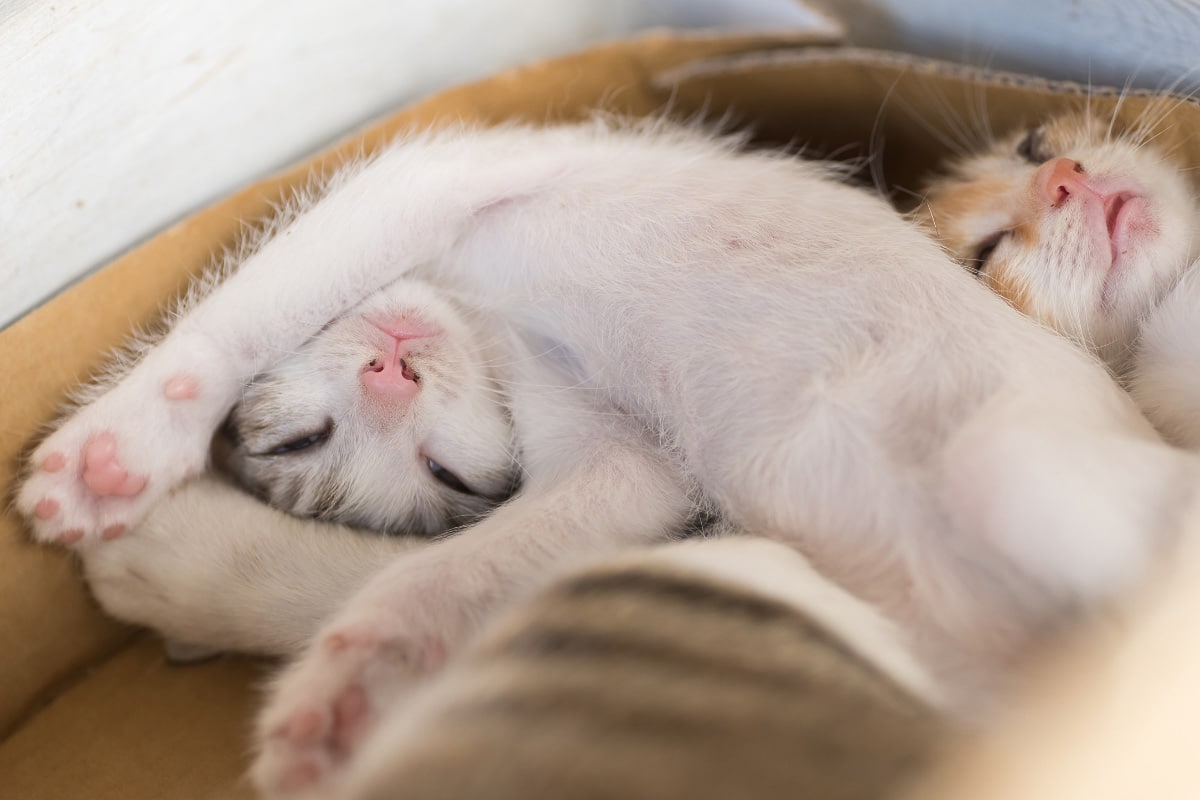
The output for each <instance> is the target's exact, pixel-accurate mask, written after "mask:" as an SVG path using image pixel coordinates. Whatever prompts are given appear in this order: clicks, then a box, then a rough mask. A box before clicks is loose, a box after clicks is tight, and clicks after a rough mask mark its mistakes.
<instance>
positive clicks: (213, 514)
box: [80, 477, 430, 655]
mask: <svg viewBox="0 0 1200 800" xmlns="http://www.w3.org/2000/svg"><path fill="white" fill-rule="evenodd" d="M429 546H430V543H429V542H428V541H422V540H419V539H413V538H399V537H384V536H379V535H375V534H366V533H360V532H357V531H353V530H349V529H347V528H343V527H337V526H332V525H328V524H320V523H317V522H314V521H312V520H304V519H298V518H296V517H292V516H288V515H287V514H283V513H281V512H279V511H277V510H275V509H273V508H270V507H269V506H266V505H264V504H262V503H260V502H258V501H257V500H255V499H254V498H252V497H250V496H248V495H246V494H245V493H244V492H241V491H239V490H237V489H236V488H234V487H232V486H230V485H228V484H226V483H225V482H223V481H220V480H217V479H215V478H210V477H202V478H197V479H196V480H194V481H191V482H189V483H187V484H185V485H183V486H181V487H179V488H178V489H177V490H175V491H174V492H172V493H171V495H170V496H169V497H168V498H167V499H166V500H164V501H163V502H161V503H159V504H158V505H157V506H155V507H154V509H153V510H152V511H151V512H150V514H149V516H147V517H146V519H145V520H143V521H142V523H141V525H139V526H138V529H137V531H136V534H134V535H129V536H125V537H122V538H120V539H118V540H116V541H114V542H104V543H96V544H93V545H90V546H84V547H81V548H80V556H81V557H82V559H83V564H84V569H85V572H86V575H87V580H88V585H89V586H90V587H91V589H92V592H93V593H94V594H95V596H96V599H97V600H98V601H99V602H100V604H101V605H102V606H103V607H104V609H105V610H106V611H108V612H109V613H110V614H112V615H113V616H115V617H117V618H119V619H123V620H126V621H128V622H133V623H136V624H139V625H145V626H148V627H151V628H154V629H155V630H157V631H159V632H160V633H162V634H163V635H164V636H166V637H168V638H169V639H170V640H171V641H172V642H173V644H179V643H186V644H189V645H193V646H196V647H198V648H201V649H203V650H234V651H238V652H245V653H260V654H264V655H294V654H296V653H298V652H300V650H301V649H302V648H303V646H304V645H305V644H306V643H307V642H308V640H309V639H310V638H311V637H312V635H313V634H314V633H316V631H317V630H318V628H319V627H320V625H321V623H322V622H324V621H325V620H326V619H327V618H328V617H329V616H330V615H332V614H333V613H334V612H335V611H336V610H337V608H338V606H339V605H341V604H342V603H343V602H345V600H346V599H347V598H348V597H350V596H351V595H352V594H354V592H356V591H357V590H358V589H359V588H360V587H361V586H362V585H363V584H364V583H366V581H367V579H368V578H369V577H370V576H371V575H374V574H375V573H376V572H378V571H379V570H380V569H382V568H383V567H384V566H386V565H387V564H389V563H391V562H392V561H395V560H396V559H397V558H399V557H401V556H403V555H407V554H410V553H415V552H419V551H420V549H421V548H423V547H429Z"/></svg>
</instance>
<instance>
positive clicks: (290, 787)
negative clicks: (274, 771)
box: [279, 761, 321, 792]
mask: <svg viewBox="0 0 1200 800" xmlns="http://www.w3.org/2000/svg"><path fill="white" fill-rule="evenodd" d="M319 777H321V770H320V768H319V767H317V765H316V764H314V763H312V762H311V761H302V762H301V763H299V764H296V765H295V766H293V767H291V768H290V769H289V770H288V771H287V772H286V773H285V774H284V776H283V779H282V780H281V781H280V782H279V783H280V788H281V789H284V790H285V791H289V792H294V791H296V790H298V789H303V788H305V787H306V786H310V785H311V784H313V783H316V781H317V778H319Z"/></svg>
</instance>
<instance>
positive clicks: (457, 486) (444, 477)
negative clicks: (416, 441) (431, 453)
mask: <svg viewBox="0 0 1200 800" xmlns="http://www.w3.org/2000/svg"><path fill="white" fill-rule="evenodd" d="M425 466H426V467H428V468H429V474H430V475H432V476H433V478H434V480H436V481H437V482H438V483H440V484H442V485H443V486H445V487H447V488H448V489H453V490H454V491H456V492H459V493H461V494H469V495H471V496H472V497H474V496H475V495H476V493H475V492H473V491H471V489H470V488H469V487H468V486H467V485H466V484H465V483H463V482H462V480H461V479H460V478H459V477H458V476H457V475H455V474H454V473H453V472H451V471H450V470H448V469H446V468H445V467H443V466H442V465H441V464H439V463H438V462H436V461H434V460H433V459H432V458H426V459H425Z"/></svg>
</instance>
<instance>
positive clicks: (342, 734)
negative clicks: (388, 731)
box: [253, 615, 446, 798]
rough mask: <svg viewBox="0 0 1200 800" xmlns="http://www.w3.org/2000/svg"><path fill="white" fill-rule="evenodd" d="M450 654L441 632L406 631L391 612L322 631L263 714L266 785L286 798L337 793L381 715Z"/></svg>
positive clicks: (259, 771) (259, 769)
mask: <svg viewBox="0 0 1200 800" xmlns="http://www.w3.org/2000/svg"><path fill="white" fill-rule="evenodd" d="M445 653H446V646H445V643H444V641H443V640H442V639H441V638H439V637H436V636H412V635H407V634H404V633H401V632H399V630H398V628H397V626H396V624H395V620H387V618H386V615H380V616H378V617H374V618H362V619H357V620H355V619H349V620H344V621H341V622H339V623H338V624H336V625H335V626H334V627H333V628H332V629H330V630H328V631H326V632H325V633H324V634H322V635H321V636H319V637H318V638H317V640H316V642H315V643H314V644H313V646H312V647H311V648H310V650H309V651H308V653H307V655H306V656H305V657H304V658H302V659H301V660H300V661H299V662H297V663H296V664H295V665H294V666H293V667H292V668H291V669H289V670H288V671H287V672H285V673H284V675H283V677H282V679H281V680H280V682H279V684H278V685H277V687H276V691H275V693H274V697H273V698H272V699H271V701H270V702H269V703H268V705H267V708H266V711H265V712H264V713H263V715H262V717H261V719H260V721H259V746H260V753H259V756H258V760H257V762H256V763H255V765H254V770H253V778H254V781H255V783H256V784H257V785H258V788H259V790H260V791H261V792H263V794H265V795H266V796H268V797H280V798H283V797H287V798H295V797H312V796H326V795H327V794H328V793H330V792H332V791H333V789H332V787H335V786H336V784H337V782H338V780H339V779H340V777H341V774H342V767H343V766H344V765H345V764H346V762H347V761H348V760H349V758H350V757H351V756H352V755H353V753H354V751H355V749H356V748H357V746H358V744H359V743H360V742H361V741H362V739H363V737H364V735H365V734H367V733H368V732H369V731H370V730H371V729H372V728H373V727H374V725H375V723H376V722H377V721H378V719H379V717H380V714H381V713H382V712H384V711H385V710H386V709H388V708H389V707H391V705H392V704H393V703H395V702H396V701H397V700H398V698H399V697H400V696H401V695H403V694H404V692H405V691H406V690H407V689H408V688H409V687H411V686H412V685H413V684H414V682H415V681H417V680H419V679H420V678H421V677H422V676H423V675H425V674H426V673H428V672H431V671H433V670H436V669H438V668H439V667H440V666H441V664H442V662H443V661H444V659H445Z"/></svg>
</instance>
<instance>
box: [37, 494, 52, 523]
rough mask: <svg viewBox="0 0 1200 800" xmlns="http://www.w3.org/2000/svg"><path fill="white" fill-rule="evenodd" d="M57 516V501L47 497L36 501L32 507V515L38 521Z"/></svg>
mask: <svg viewBox="0 0 1200 800" xmlns="http://www.w3.org/2000/svg"><path fill="white" fill-rule="evenodd" d="M56 514H58V501H57V500H53V499H51V498H49V497H46V498H43V499H41V500H39V501H38V503H37V505H36V506H34V507H33V515H34V516H35V517H37V518H38V519H53V518H54V516H55V515H56Z"/></svg>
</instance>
